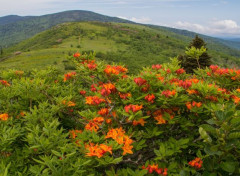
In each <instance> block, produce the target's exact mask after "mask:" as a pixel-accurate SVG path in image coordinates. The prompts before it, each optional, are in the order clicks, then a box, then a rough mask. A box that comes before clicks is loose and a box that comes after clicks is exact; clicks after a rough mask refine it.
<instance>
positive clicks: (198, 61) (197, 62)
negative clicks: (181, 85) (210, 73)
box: [197, 58, 201, 69]
mask: <svg viewBox="0 0 240 176" xmlns="http://www.w3.org/2000/svg"><path fill="white" fill-rule="evenodd" d="M197 63H198V68H200V69H201V66H200V64H199V58H197Z"/></svg>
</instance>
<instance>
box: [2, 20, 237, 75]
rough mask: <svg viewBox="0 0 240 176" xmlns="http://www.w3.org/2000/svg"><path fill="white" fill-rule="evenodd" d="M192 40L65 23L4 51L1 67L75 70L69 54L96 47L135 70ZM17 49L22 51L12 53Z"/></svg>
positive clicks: (118, 26) (216, 56) (143, 29)
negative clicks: (15, 53)
mask: <svg viewBox="0 0 240 176" xmlns="http://www.w3.org/2000/svg"><path fill="white" fill-rule="evenodd" d="M190 40H191V39H190V38H189V37H186V36H182V35H178V34H176V33H173V32H169V31H167V30H165V29H161V28H152V27H148V26H143V25H137V24H125V23H124V24H123V23H100V22H78V23H64V24H61V25H57V26H55V27H53V28H51V29H50V30H47V31H45V32H41V33H39V34H37V35H36V36H34V37H33V38H30V39H28V40H25V41H23V42H21V43H19V44H18V45H16V46H14V47H11V48H8V49H7V50H5V51H4V52H5V56H4V57H2V62H0V69H6V68H15V69H22V70H29V69H32V68H43V67H46V66H48V65H56V66H57V67H59V68H61V69H72V67H71V64H70V63H69V62H68V61H67V57H68V56H69V55H72V54H73V53H74V52H75V51H77V50H79V51H82V52H84V51H89V50H94V51H96V53H97V58H99V59H103V60H106V61H107V62H121V63H124V64H126V65H127V66H128V67H129V68H130V69H131V70H133V72H136V71H137V70H138V69H139V68H140V67H142V66H150V65H152V64H157V63H163V62H167V61H168V60H169V57H175V56H177V55H179V54H180V53H184V50H185V47H186V46H188V43H189V41H190ZM16 51H21V52H22V54H20V55H14V54H12V53H14V52H16ZM209 53H210V55H211V56H212V57H213V61H214V62H216V63H218V64H220V65H221V63H225V62H226V61H227V64H228V65H231V64H232V65H235V64H236V63H239V60H238V59H237V58H236V57H233V56H229V55H226V54H224V53H221V52H219V51H217V50H209ZM238 54H239V55H240V53H238ZM0 60H1V58H0Z"/></svg>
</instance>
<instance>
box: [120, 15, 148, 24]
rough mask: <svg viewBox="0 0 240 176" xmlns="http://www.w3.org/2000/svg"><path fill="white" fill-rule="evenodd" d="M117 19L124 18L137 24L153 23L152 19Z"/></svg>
mask: <svg viewBox="0 0 240 176" xmlns="http://www.w3.org/2000/svg"><path fill="white" fill-rule="evenodd" d="M117 17H118V18H122V19H124V20H130V21H134V22H136V23H149V22H151V21H152V19H151V18H148V17H141V18H136V17H130V18H127V17H123V16H117Z"/></svg>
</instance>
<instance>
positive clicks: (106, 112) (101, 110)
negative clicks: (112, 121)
mask: <svg viewBox="0 0 240 176" xmlns="http://www.w3.org/2000/svg"><path fill="white" fill-rule="evenodd" d="M108 112H109V111H108V108H102V109H100V110H99V111H98V114H99V115H101V116H107V115H108Z"/></svg>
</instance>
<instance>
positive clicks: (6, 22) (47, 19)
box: [0, 10, 133, 47]
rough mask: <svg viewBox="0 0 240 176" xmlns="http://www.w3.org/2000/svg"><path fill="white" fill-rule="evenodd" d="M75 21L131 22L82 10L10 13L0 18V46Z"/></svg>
mask: <svg viewBox="0 0 240 176" xmlns="http://www.w3.org/2000/svg"><path fill="white" fill-rule="evenodd" d="M77 21H101V22H119V23H126V22H127V23H133V22H131V21H127V20H124V19H120V18H116V17H109V16H105V15H101V14H98V13H94V12H90V11H84V10H72V11H65V12H60V13H55V14H49V15H43V16H26V17H20V16H16V15H10V16H5V17H1V18H0V46H3V47H8V46H11V45H13V44H17V43H18V42H20V41H23V40H25V39H28V38H30V37H32V36H34V35H35V34H37V33H39V32H42V31H45V30H47V29H49V28H51V27H53V26H55V25H57V24H61V23H64V22H77Z"/></svg>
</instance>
